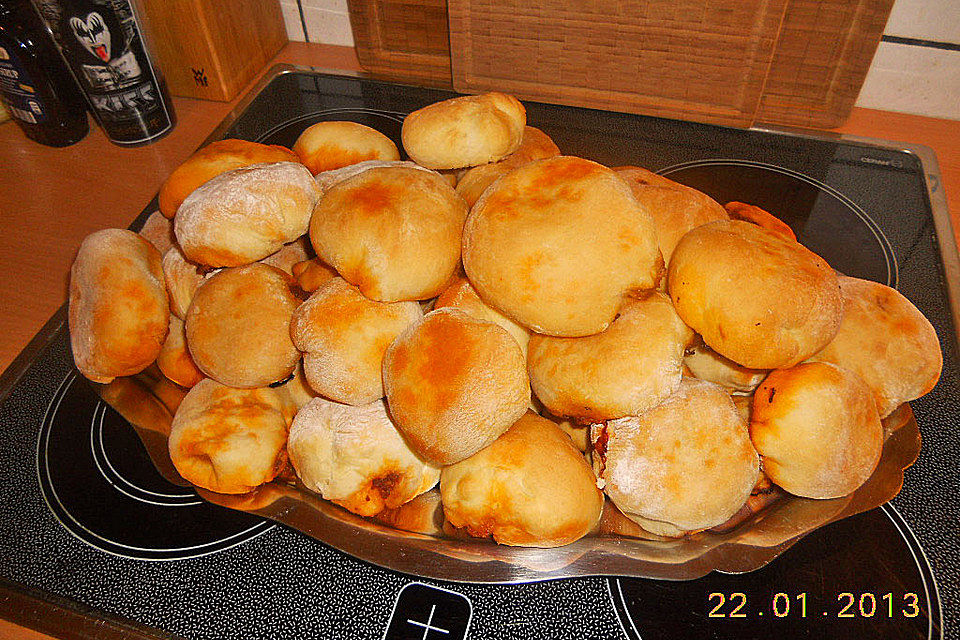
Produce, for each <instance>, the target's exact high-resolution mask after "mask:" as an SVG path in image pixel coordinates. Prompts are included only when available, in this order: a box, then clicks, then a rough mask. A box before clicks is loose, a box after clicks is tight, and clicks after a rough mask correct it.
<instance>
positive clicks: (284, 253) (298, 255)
mask: <svg viewBox="0 0 960 640" xmlns="http://www.w3.org/2000/svg"><path fill="white" fill-rule="evenodd" d="M311 255H313V248H312V247H311V246H310V239H309V238H307V236H306V235H302V236H300V237H299V238H297V239H296V240H294V241H293V242H288V243H287V244H285V245H283V246H282V247H280V250H279V251H277V252H276V253H271V254H270V255H269V256H267V257H266V258H264V259H262V260H258V262H262V263H263V264H269V265H270V266H273V267H276V268H277V269H281V270H283V271H286V272H287V273H289V274H290V275H293V267H294V265H296V264H299V263H301V262H304V261H305V260H309V259H310V256H311Z"/></svg>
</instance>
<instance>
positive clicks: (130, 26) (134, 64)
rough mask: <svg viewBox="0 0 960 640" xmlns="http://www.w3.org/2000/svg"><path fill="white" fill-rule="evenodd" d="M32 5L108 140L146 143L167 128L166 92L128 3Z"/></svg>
mask: <svg viewBox="0 0 960 640" xmlns="http://www.w3.org/2000/svg"><path fill="white" fill-rule="evenodd" d="M35 1H36V3H37V8H38V9H39V10H40V13H41V14H42V15H43V17H44V20H45V21H46V23H47V26H48V27H49V28H50V30H51V31H52V32H53V35H54V39H55V40H56V41H57V44H58V46H59V48H60V53H61V54H63V57H64V59H65V60H66V61H67V63H68V64H69V66H70V69H71V71H73V75H74V77H75V78H76V79H77V83H78V84H79V85H80V87H81V88H82V89H83V91H84V94H85V95H86V97H87V101H88V102H89V104H90V110H91V112H92V113H93V114H94V117H95V118H96V119H97V122H98V123H99V124H100V126H101V127H103V130H104V131H105V132H106V134H107V137H108V138H109V139H110V140H111V141H112V142H115V143H117V144H121V145H135V144H142V143H146V142H151V141H153V140H156V139H157V138H160V137H161V136H163V135H165V134H166V133H167V132H169V131H170V130H171V129H172V128H173V126H174V124H175V123H176V120H175V116H174V113H173V104H172V102H171V100H170V94H169V93H168V92H167V88H166V84H165V83H164V82H163V78H162V76H161V75H160V73H159V71H158V70H157V68H156V67H155V66H154V65H153V64H152V61H151V58H150V56H149V54H148V50H147V47H146V44H145V43H144V34H143V30H142V29H141V25H140V24H139V23H138V21H137V15H136V12H135V11H134V7H133V6H132V5H131V4H130V2H129V1H128V0H35Z"/></svg>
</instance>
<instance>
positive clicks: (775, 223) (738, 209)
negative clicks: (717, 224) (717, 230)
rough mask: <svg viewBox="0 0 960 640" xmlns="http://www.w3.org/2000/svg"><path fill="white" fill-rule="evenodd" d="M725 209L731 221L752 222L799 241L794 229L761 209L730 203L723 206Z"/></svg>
mask: <svg viewBox="0 0 960 640" xmlns="http://www.w3.org/2000/svg"><path fill="white" fill-rule="evenodd" d="M723 208H724V209H726V210H727V213H728V214H730V219H731V220H743V221H745V222H752V223H753V224H755V225H758V226H761V227H763V228H764V229H767V230H769V231H773V232H774V233H778V234H780V235H781V236H783V237H784V238H786V239H787V240H796V239H797V236H796V234H795V233H793V229H791V228H790V225H788V224H787V223H786V222H784V221H783V220H781V219H780V218H778V217H776V216H775V215H773V214H772V213H770V212H768V211H765V210H764V209H761V208H760V207H757V206H754V205H752V204H746V203H743V202H728V203H727V204H725V205H723Z"/></svg>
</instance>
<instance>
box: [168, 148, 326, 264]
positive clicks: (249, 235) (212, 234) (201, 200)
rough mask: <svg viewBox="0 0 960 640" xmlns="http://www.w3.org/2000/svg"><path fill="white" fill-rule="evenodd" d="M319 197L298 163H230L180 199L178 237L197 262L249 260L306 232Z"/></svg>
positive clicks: (182, 248)
mask: <svg viewBox="0 0 960 640" xmlns="http://www.w3.org/2000/svg"><path fill="white" fill-rule="evenodd" d="M319 197H320V187H318V186H317V183H316V181H315V180H314V179H313V176H312V175H311V174H310V172H309V171H308V170H307V168H306V167H304V166H303V165H302V164H299V163H293V162H276V163H273V164H255V165H250V166H247V167H243V168H240V169H233V170H232V171H228V172H226V173H223V174H220V175H218V176H217V177H215V178H213V179H212V180H210V181H209V182H206V183H204V184H203V186H201V187H199V188H198V189H196V190H195V191H194V192H193V193H191V194H190V195H189V196H188V197H187V199H186V200H184V201H183V204H182V205H180V208H179V209H178V212H177V217H176V218H175V219H174V231H175V233H176V235H177V242H178V243H179V244H180V248H181V250H182V251H183V255H185V256H186V257H187V258H188V259H189V260H191V261H193V262H196V263H199V264H203V265H208V266H211V267H237V266H241V265H244V264H250V263H251V262H256V261H257V260H261V259H263V258H266V257H267V256H269V255H270V254H272V253H276V252H277V251H279V250H280V249H281V248H283V245H284V244H286V243H288V242H293V241H294V240H296V239H297V238H299V237H300V236H302V235H303V234H305V233H306V232H307V227H308V225H309V224H310V215H311V213H312V212H313V207H314V205H315V204H316V203H317V199H318V198H319Z"/></svg>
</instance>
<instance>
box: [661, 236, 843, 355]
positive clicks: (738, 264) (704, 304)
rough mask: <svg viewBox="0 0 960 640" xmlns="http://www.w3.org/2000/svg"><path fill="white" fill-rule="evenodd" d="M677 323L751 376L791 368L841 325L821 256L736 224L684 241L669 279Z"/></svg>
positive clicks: (833, 284) (833, 281) (833, 285)
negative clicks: (755, 371) (757, 371)
mask: <svg viewBox="0 0 960 640" xmlns="http://www.w3.org/2000/svg"><path fill="white" fill-rule="evenodd" d="M667 285H668V287H669V290H670V297H671V299H672V300H673V304H674V306H675V307H676V309H677V313H679V314H680V317H681V318H683V321H684V322H686V323H687V324H688V325H690V326H691V327H692V328H693V329H694V331H696V332H697V333H699V334H700V335H701V336H702V337H703V341H704V342H706V343H707V345H708V346H709V347H710V348H712V349H713V350H714V351H716V352H718V353H720V354H721V355H723V356H726V357H727V358H730V359H731V360H733V361H734V362H736V363H738V364H741V365H743V366H745V367H750V368H752V369H777V368H785V367H790V366H793V365H794V364H796V363H798V362H800V361H802V360H805V359H806V358H808V357H810V356H811V355H813V354H814V353H816V352H817V351H819V350H820V349H822V348H823V347H824V346H826V344H827V343H828V342H830V340H831V339H832V338H833V336H834V335H835V334H836V332H837V328H838V327H839V325H840V317H841V301H840V286H839V283H838V281H837V276H836V274H835V273H834V272H833V270H832V269H831V268H830V266H829V265H828V264H827V263H826V261H824V260H823V258H821V257H820V256H818V255H816V254H815V253H813V252H812V251H810V250H809V249H807V248H805V247H804V246H802V245H800V244H798V243H796V242H793V241H791V240H787V239H786V238H783V237H782V236H780V235H778V234H776V233H774V232H772V231H768V230H767V229H764V228H762V227H759V226H757V225H754V224H751V223H749V222H743V221H740V220H722V221H718V222H711V223H708V224H705V225H702V226H700V227H697V228H696V229H694V230H692V231H690V232H689V233H687V234H686V235H685V236H684V237H683V238H682V239H681V240H680V243H679V244H678V245H677V247H676V249H674V252H673V257H672V258H671V260H670V268H669V270H668V273H667Z"/></svg>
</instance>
